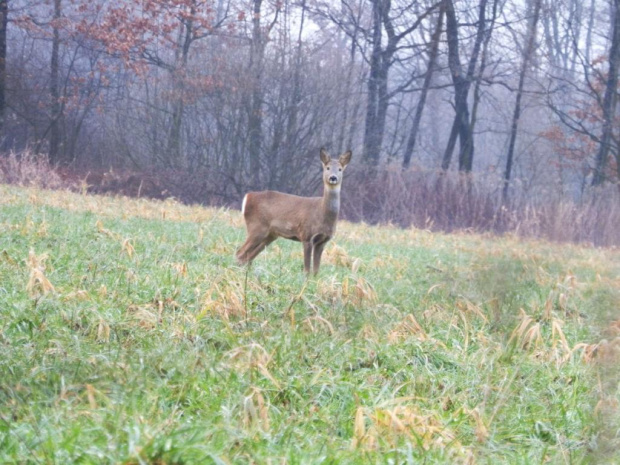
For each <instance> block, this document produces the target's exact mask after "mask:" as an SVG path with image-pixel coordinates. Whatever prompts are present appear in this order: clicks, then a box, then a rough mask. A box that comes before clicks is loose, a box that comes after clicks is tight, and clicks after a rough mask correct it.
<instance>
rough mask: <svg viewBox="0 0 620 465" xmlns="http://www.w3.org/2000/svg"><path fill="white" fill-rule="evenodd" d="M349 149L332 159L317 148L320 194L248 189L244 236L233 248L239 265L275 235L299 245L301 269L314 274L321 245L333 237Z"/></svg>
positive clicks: (248, 260) (244, 199) (244, 213)
mask: <svg viewBox="0 0 620 465" xmlns="http://www.w3.org/2000/svg"><path fill="white" fill-rule="evenodd" d="M351 156H352V152H351V151H350V150H349V151H347V152H345V153H343V154H342V155H340V157H339V158H338V159H337V160H336V159H332V158H331V156H330V155H329V154H328V153H327V151H326V150H325V149H321V150H320V158H321V162H322V163H323V197H300V196H297V195H292V194H285V193H282V192H277V191H261V192H248V193H247V194H246V195H245V197H244V198H243V203H242V204H241V212H242V213H243V218H244V219H245V225H246V229H247V239H246V241H245V242H244V243H243V245H242V246H241V247H240V248H239V249H238V250H237V253H236V254H235V255H236V258H237V261H238V263H239V264H240V265H243V264H246V263H251V262H252V260H254V258H256V256H257V255H258V254H259V253H261V252H262V251H263V250H264V249H265V247H267V246H268V245H269V244H271V243H272V242H273V241H275V240H276V239H277V238H279V237H282V238H284V239H290V240H293V241H298V242H301V243H302V244H303V248H304V272H305V273H306V275H309V274H310V268H312V272H313V274H314V275H316V274H317V273H318V272H319V266H320V265H321V255H322V254H323V249H324V248H325V244H327V242H328V241H329V240H330V239H331V238H332V237H333V236H334V233H335V232H336V223H337V222H338V213H339V212H340V188H341V187H342V178H343V174H344V170H345V168H346V167H347V165H348V164H349V162H350V161H351Z"/></svg>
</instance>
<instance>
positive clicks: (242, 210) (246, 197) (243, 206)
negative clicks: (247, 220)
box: [241, 194, 248, 215]
mask: <svg viewBox="0 0 620 465" xmlns="http://www.w3.org/2000/svg"><path fill="white" fill-rule="evenodd" d="M247 200H248V194H245V195H244V196H243V203H242V204H241V213H243V214H244V215H245V202H247Z"/></svg>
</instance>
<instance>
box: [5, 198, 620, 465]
mask: <svg viewBox="0 0 620 465" xmlns="http://www.w3.org/2000/svg"><path fill="white" fill-rule="evenodd" d="M244 236H245V230H244V228H243V223H242V220H241V215H240V213H239V212H236V211H227V210H215V209H203V208H199V207H186V206H182V205H178V204H176V203H174V202H172V201H168V202H147V201H144V200H130V199H111V198H97V197H86V196H80V195H77V194H70V193H66V192H51V191H43V190H36V189H23V188H17V187H9V186H0V463H58V464H65V463H93V464H101V463H126V464H133V463H135V464H138V463H158V464H164V463H165V464H182V463H186V464H194V463H214V464H218V463H224V464H226V463H324V462H325V463H386V462H392V463H450V464H451V463H491V464H495V463H517V464H521V463H522V464H531V463H619V462H620V453H619V452H617V451H618V450H619V449H620V436H619V433H618V430H619V428H620V422H619V421H618V416H617V409H618V401H619V400H620V397H619V392H618V380H619V377H618V370H617V369H616V367H617V366H618V361H619V358H618V356H617V354H618V352H619V351H620V339H618V335H619V334H620V327H616V326H615V325H614V322H615V321H617V320H619V319H620V315H619V313H620V290H619V289H620V252H618V251H617V250H609V249H594V248H587V247H577V246H574V245H567V244H550V243H545V242H534V241H529V242H525V241H520V240H518V239H515V238H510V237H506V238H490V237H483V236H474V235H464V234H461V235H441V234H432V233H429V232H426V231H421V230H399V229H396V228H391V227H382V228H379V227H368V226H364V225H352V224H346V223H341V224H340V225H339V231H338V234H337V237H336V238H335V240H333V241H332V243H330V245H329V246H328V248H327V250H326V253H325V257H324V264H323V266H322V269H321V272H320V274H319V276H318V277H317V278H311V279H309V280H308V281H306V280H305V278H304V275H303V273H302V256H301V247H300V245H299V244H296V243H293V242H290V241H283V240H280V241H278V242H276V243H274V244H273V245H272V246H270V247H269V249H268V250H267V251H266V252H264V253H263V254H261V255H260V256H259V257H258V259H257V260H256V261H255V263H254V264H253V266H252V267H251V268H250V269H249V272H246V268H241V267H239V266H237V265H236V264H235V263H234V260H233V253H234V251H235V249H236V247H238V245H239V244H241V243H242V242H243V240H244Z"/></svg>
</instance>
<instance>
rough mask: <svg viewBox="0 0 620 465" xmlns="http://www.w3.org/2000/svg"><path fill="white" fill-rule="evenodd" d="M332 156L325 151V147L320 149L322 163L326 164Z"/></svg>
mask: <svg viewBox="0 0 620 465" xmlns="http://www.w3.org/2000/svg"><path fill="white" fill-rule="evenodd" d="M331 159H332V157H330V156H329V153H327V152H326V151H325V149H321V161H322V162H323V164H324V165H327V164H328V163H329V162H330V161H331Z"/></svg>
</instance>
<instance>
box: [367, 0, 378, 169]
mask: <svg viewBox="0 0 620 465" xmlns="http://www.w3.org/2000/svg"><path fill="white" fill-rule="evenodd" d="M382 1H383V0H372V28H373V29H372V55H371V57H370V71H369V73H370V74H369V76H368V97H367V99H368V100H367V102H366V126H365V129H364V150H363V154H362V159H363V161H364V162H365V163H367V164H369V165H371V166H374V165H376V164H377V163H378V161H379V153H378V150H379V148H378V147H377V112H378V105H379V102H378V100H379V80H380V79H381V77H380V76H381V29H382V28H381V18H382V15H383V13H382Z"/></svg>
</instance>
